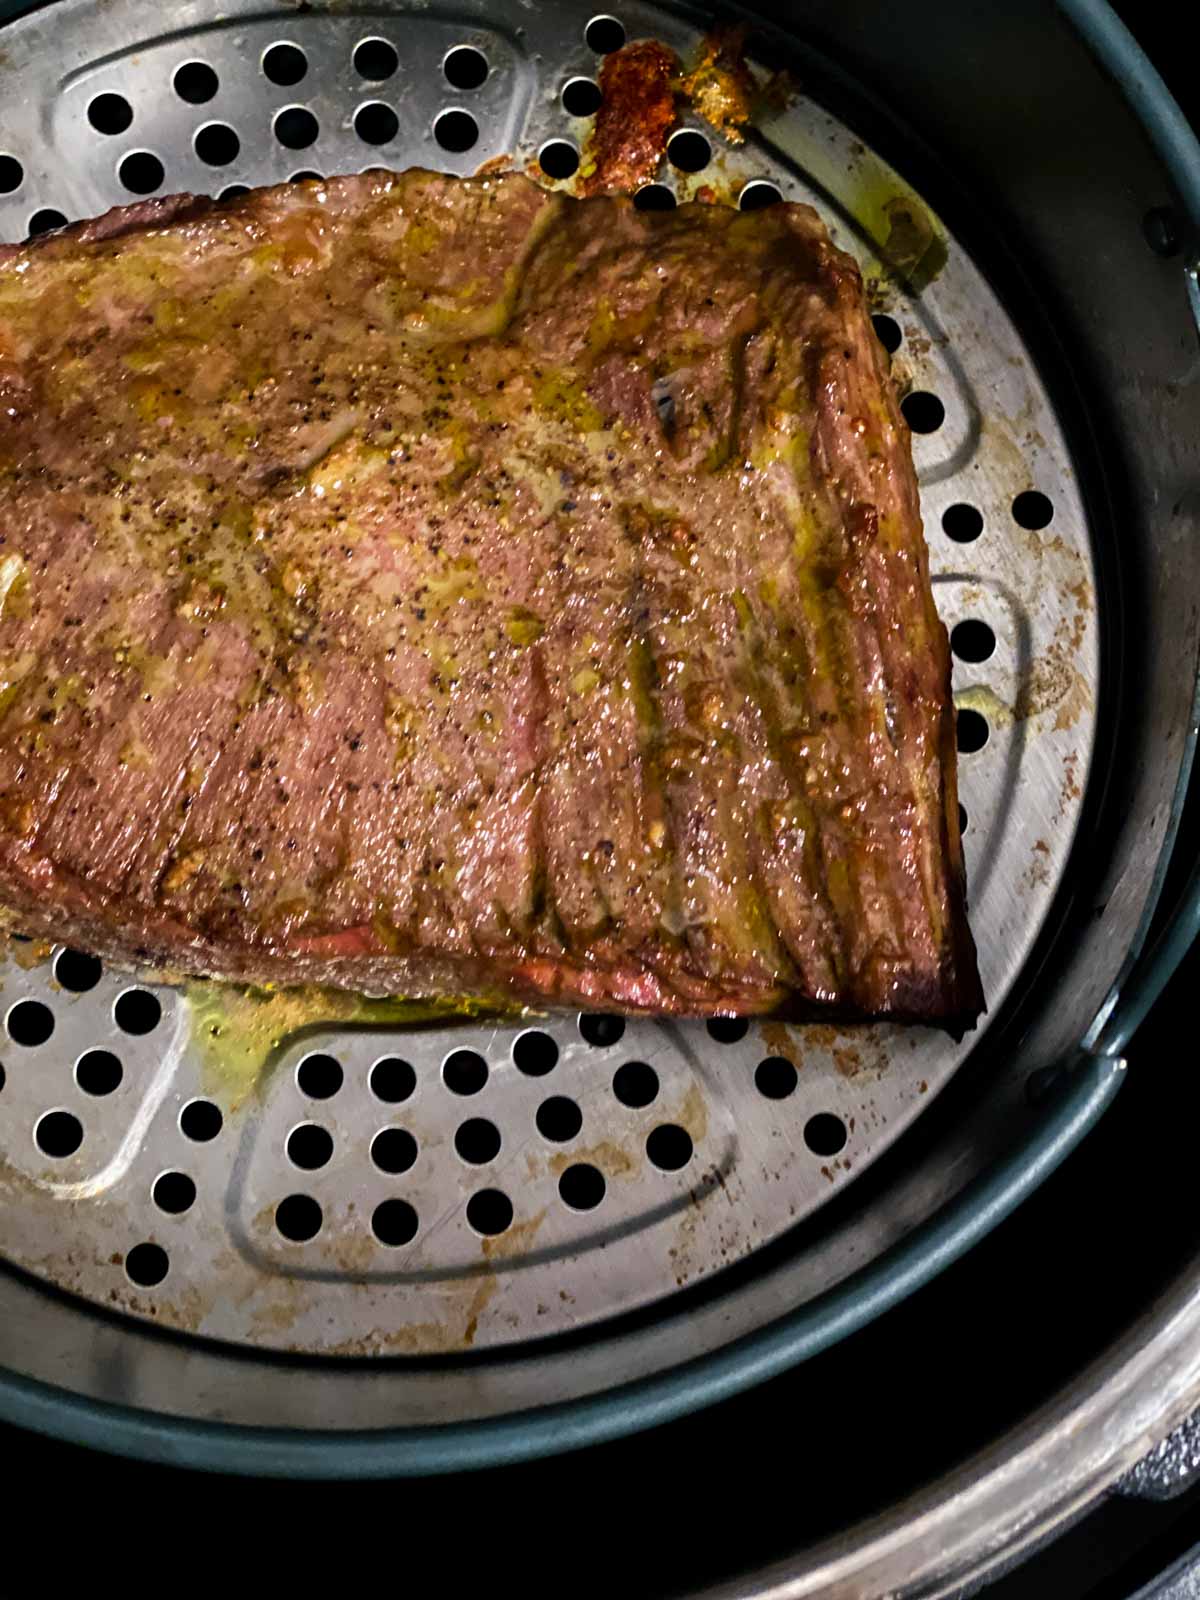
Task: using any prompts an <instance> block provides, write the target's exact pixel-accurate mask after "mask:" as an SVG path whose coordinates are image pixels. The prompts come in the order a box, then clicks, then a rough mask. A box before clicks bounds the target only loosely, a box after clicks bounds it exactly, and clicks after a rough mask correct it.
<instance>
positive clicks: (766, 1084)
mask: <svg viewBox="0 0 1200 1600" xmlns="http://www.w3.org/2000/svg"><path fill="white" fill-rule="evenodd" d="M799 1077H800V1075H799V1073H798V1072H797V1071H796V1068H795V1066H794V1065H793V1064H792V1062H790V1061H789V1060H788V1059H787V1057H786V1056H767V1058H766V1060H765V1061H760V1062H759V1063H758V1065H757V1067H755V1069H754V1087H755V1088H756V1089H757V1090H758V1092H759V1094H761V1095H762V1096H763V1098H764V1099H765V1100H786V1099H787V1097H788V1095H790V1094H794V1093H795V1091H796V1084H797V1083H798V1082H799Z"/></svg>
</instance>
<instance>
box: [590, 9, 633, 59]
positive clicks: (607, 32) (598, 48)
mask: <svg viewBox="0 0 1200 1600" xmlns="http://www.w3.org/2000/svg"><path fill="white" fill-rule="evenodd" d="M583 37H584V40H585V41H586V43H587V47H588V49H589V50H594V51H595V52H596V54H597V55H598V56H610V55H612V53H613V51H614V50H619V49H620V48H621V46H622V45H623V44H624V43H625V24H624V23H623V22H618V21H617V19H616V17H610V16H607V15H602V16H599V17H593V18H592V20H591V21H590V22H589V23H588V25H587V27H586V28H585V29H584V30H583Z"/></svg>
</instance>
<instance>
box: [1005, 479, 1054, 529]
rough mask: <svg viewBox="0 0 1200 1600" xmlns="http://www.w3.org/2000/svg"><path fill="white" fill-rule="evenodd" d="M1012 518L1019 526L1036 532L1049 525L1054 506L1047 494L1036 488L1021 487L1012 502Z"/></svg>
mask: <svg viewBox="0 0 1200 1600" xmlns="http://www.w3.org/2000/svg"><path fill="white" fill-rule="evenodd" d="M1012 514H1013V520H1014V521H1015V522H1016V524H1017V526H1018V527H1020V528H1028V529H1029V530H1030V531H1031V532H1033V533H1036V532H1037V531H1038V529H1040V528H1047V527H1049V526H1050V523H1051V521H1052V520H1053V517H1054V506H1053V504H1052V502H1051V501H1050V499H1049V497H1048V496H1047V495H1044V494H1042V493H1041V492H1040V490H1038V489H1023V490H1022V491H1021V493H1020V494H1019V495H1018V496H1017V498H1016V499H1015V500H1014V501H1013V503H1012Z"/></svg>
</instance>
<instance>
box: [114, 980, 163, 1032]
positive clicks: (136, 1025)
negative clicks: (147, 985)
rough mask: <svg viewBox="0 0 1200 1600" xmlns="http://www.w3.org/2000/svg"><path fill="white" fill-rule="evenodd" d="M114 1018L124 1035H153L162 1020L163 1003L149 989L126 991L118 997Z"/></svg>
mask: <svg viewBox="0 0 1200 1600" xmlns="http://www.w3.org/2000/svg"><path fill="white" fill-rule="evenodd" d="M113 1017H114V1019H115V1021H116V1024H117V1027H118V1028H120V1030H121V1032H122V1033H132V1034H137V1035H141V1034H145V1033H153V1032H154V1030H155V1028H157V1027H158V1024H159V1022H160V1021H161V1020H162V1001H161V1000H160V999H159V998H158V996H157V995H156V994H151V993H150V991H149V989H126V991H125V993H124V994H120V995H118V996H117V1001H116V1004H115V1005H114V1006H113Z"/></svg>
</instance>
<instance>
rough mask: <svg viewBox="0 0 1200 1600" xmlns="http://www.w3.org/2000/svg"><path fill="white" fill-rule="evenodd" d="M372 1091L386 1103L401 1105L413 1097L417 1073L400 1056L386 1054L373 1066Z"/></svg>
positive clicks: (377, 1098)
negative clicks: (403, 1101)
mask: <svg viewBox="0 0 1200 1600" xmlns="http://www.w3.org/2000/svg"><path fill="white" fill-rule="evenodd" d="M370 1084H371V1093H372V1094H373V1095H374V1096H375V1098H376V1100H382V1101H383V1102H384V1104H385V1105H389V1106H393V1105H399V1104H400V1102H401V1101H402V1100H408V1099H410V1098H411V1097H412V1095H413V1093H414V1092H415V1090H416V1087H417V1075H416V1073H415V1072H414V1071H413V1069H412V1067H410V1066H409V1064H408V1062H407V1061H401V1059H400V1057H399V1056H384V1057H383V1059H382V1060H381V1061H377V1062H376V1063H375V1065H374V1066H373V1067H372V1068H371V1078H370Z"/></svg>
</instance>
